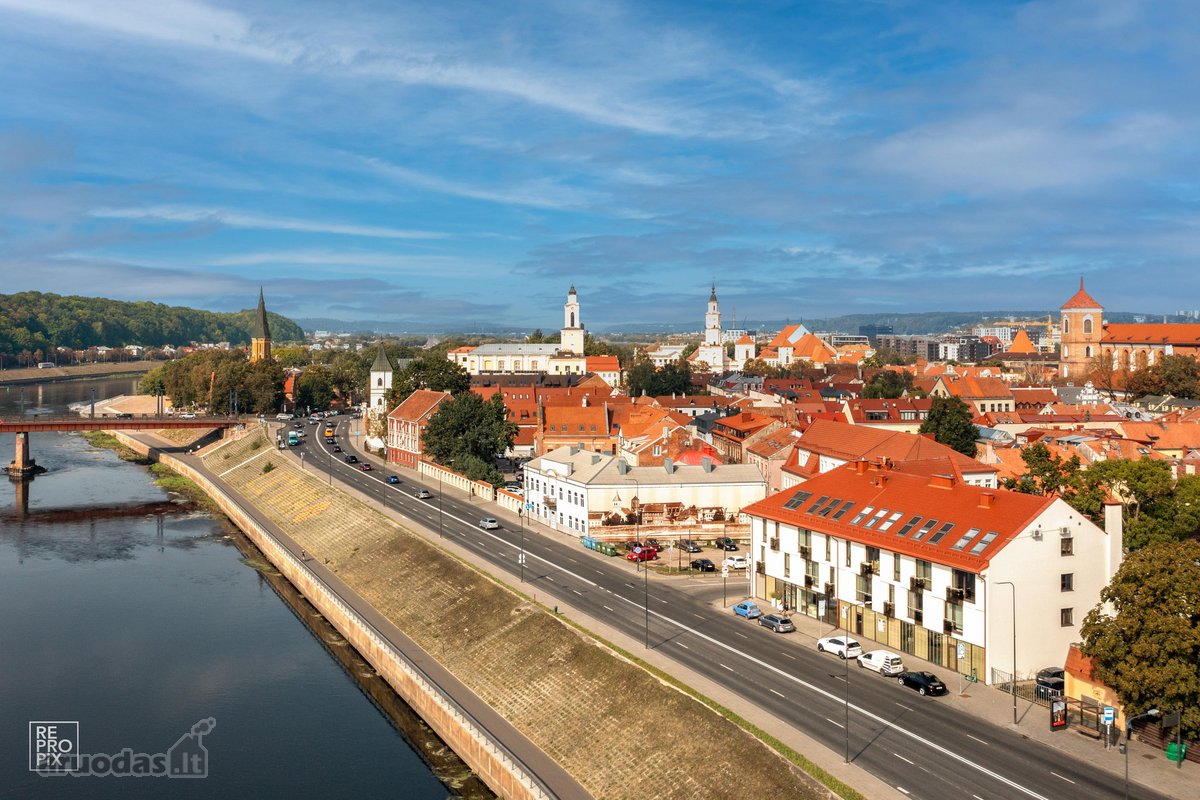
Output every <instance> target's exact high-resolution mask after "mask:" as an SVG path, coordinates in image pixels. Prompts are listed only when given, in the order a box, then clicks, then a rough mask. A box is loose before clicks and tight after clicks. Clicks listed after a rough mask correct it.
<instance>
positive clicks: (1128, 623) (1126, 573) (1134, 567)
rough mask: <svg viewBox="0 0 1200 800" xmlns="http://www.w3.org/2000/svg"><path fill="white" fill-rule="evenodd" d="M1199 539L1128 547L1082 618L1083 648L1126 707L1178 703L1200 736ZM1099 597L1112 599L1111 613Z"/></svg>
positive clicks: (1189, 730)
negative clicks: (1129, 550)
mask: <svg viewBox="0 0 1200 800" xmlns="http://www.w3.org/2000/svg"><path fill="white" fill-rule="evenodd" d="M1197 586H1200V542H1197V541H1194V540H1193V541H1186V542H1171V543H1165V544H1155V545H1151V546H1150V547H1147V548H1145V549H1143V550H1140V551H1138V552H1136V553H1131V554H1130V555H1129V556H1128V557H1127V558H1126V559H1125V562H1124V563H1123V564H1122V565H1121V568H1120V569H1119V570H1117V574H1116V575H1114V576H1113V579H1112V582H1111V583H1110V584H1109V585H1108V586H1107V587H1106V588H1105V589H1104V590H1103V591H1102V592H1101V593H1100V600H1101V604H1100V605H1098V606H1096V608H1094V609H1092V611H1091V612H1089V613H1088V615H1087V618H1086V619H1085V620H1084V623H1083V627H1082V629H1081V633H1082V635H1083V640H1084V641H1083V645H1082V650H1083V653H1084V654H1085V655H1088V656H1091V657H1092V658H1093V659H1094V660H1095V661H1094V663H1095V668H1096V677H1098V678H1099V679H1100V680H1102V681H1103V682H1104V683H1105V684H1107V685H1108V686H1110V687H1111V688H1112V689H1113V690H1114V691H1115V692H1116V693H1117V696H1118V697H1120V698H1121V704H1122V705H1123V706H1124V710H1125V713H1126V714H1127V715H1133V714H1141V713H1144V712H1146V711H1148V710H1150V709H1151V708H1159V709H1162V710H1164V711H1174V710H1182V712H1183V719H1182V725H1183V735H1184V736H1185V737H1188V738H1192V739H1195V738H1196V737H1198V736H1200V592H1197V591H1196V587H1197ZM1105 604H1111V608H1112V613H1109V611H1108V608H1107V607H1106V605H1105Z"/></svg>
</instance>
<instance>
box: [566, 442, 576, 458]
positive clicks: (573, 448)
mask: <svg viewBox="0 0 1200 800" xmlns="http://www.w3.org/2000/svg"><path fill="white" fill-rule="evenodd" d="M567 452H568V453H570V454H571V455H573V456H575V455H579V445H577V444H573V445H571V446H570V447H569V448H567Z"/></svg>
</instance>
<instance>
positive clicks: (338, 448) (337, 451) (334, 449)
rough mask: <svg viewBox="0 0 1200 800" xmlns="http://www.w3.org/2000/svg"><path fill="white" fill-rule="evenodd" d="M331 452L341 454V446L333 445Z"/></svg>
mask: <svg viewBox="0 0 1200 800" xmlns="http://www.w3.org/2000/svg"><path fill="white" fill-rule="evenodd" d="M333 452H335V453H340V452H342V446H341V445H337V444H335V445H334V446H333Z"/></svg>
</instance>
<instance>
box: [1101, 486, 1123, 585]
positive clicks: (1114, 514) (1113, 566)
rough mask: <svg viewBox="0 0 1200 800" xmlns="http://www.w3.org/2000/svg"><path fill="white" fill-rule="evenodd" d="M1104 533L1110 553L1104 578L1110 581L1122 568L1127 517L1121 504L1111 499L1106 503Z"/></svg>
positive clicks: (1107, 557)
mask: <svg viewBox="0 0 1200 800" xmlns="http://www.w3.org/2000/svg"><path fill="white" fill-rule="evenodd" d="M1104 533H1105V534H1107V535H1108V552H1107V553H1106V559H1105V562H1106V563H1105V564H1104V567H1105V570H1106V571H1105V573H1104V578H1105V580H1108V579H1109V578H1111V577H1112V576H1113V575H1114V574H1116V572H1117V567H1119V566H1121V557H1122V554H1123V553H1124V552H1125V551H1124V543H1125V517H1124V509H1123V508H1122V507H1121V504H1120V503H1119V502H1117V501H1116V500H1114V499H1112V498H1111V497H1110V498H1108V499H1107V500H1105V501H1104Z"/></svg>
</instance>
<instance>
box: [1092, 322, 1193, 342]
mask: <svg viewBox="0 0 1200 800" xmlns="http://www.w3.org/2000/svg"><path fill="white" fill-rule="evenodd" d="M1100 341H1101V344H1176V345H1181V346H1192V347H1197V346H1200V325H1196V324H1189V323H1165V324H1164V323H1158V324H1151V323H1144V324H1134V323H1128V324H1124V323H1117V324H1112V323H1109V324H1106V325H1105V326H1104V337H1103V338H1102V339H1101V340H1100Z"/></svg>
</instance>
